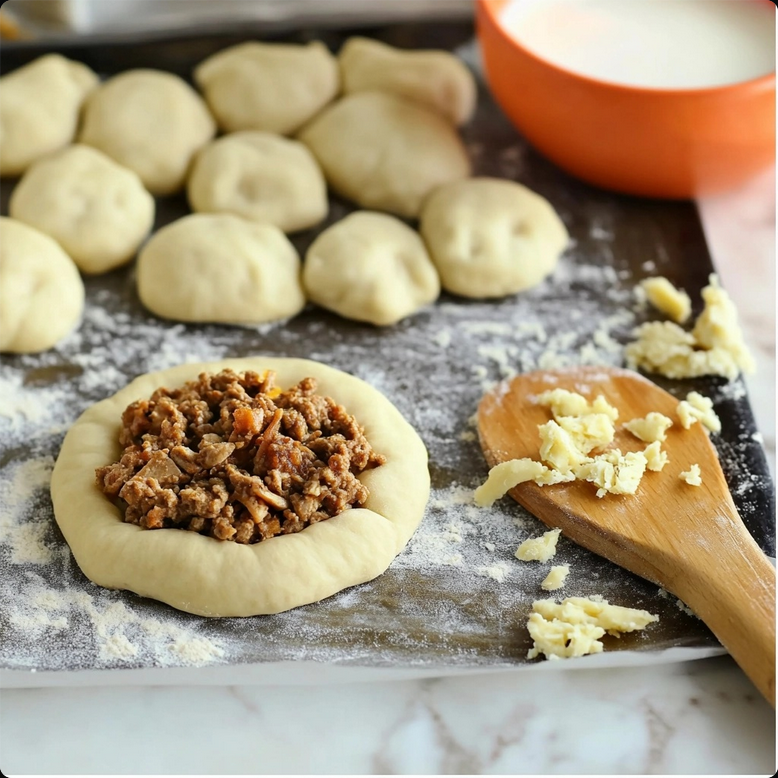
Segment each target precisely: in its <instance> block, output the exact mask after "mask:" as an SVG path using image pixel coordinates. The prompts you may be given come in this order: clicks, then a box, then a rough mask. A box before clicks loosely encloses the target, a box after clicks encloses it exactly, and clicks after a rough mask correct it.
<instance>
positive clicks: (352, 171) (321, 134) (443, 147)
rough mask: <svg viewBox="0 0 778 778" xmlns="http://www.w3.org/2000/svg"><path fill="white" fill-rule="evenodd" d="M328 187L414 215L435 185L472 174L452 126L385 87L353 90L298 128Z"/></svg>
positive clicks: (368, 203) (351, 197)
mask: <svg viewBox="0 0 778 778" xmlns="http://www.w3.org/2000/svg"><path fill="white" fill-rule="evenodd" d="M300 140H301V141H303V143H305V144H306V145H307V146H308V147H309V148H310V149H311V151H313V153H314V154H315V155H316V158H317V159H318V160H319V164H320V165H321V166H322V168H324V175H325V176H326V177H327V181H328V182H329V184H330V186H331V187H332V188H333V189H334V190H335V191H336V192H337V193H338V194H340V195H342V196H343V197H347V198H348V199H349V200H353V201H354V202H356V203H358V204H359V205H361V206H362V207H363V208H375V209H377V210H380V211H390V212H392V213H396V214H399V215H400V216H407V217H410V218H414V217H416V216H418V214H419V210H420V208H421V202H422V200H423V199H424V197H425V196H426V195H427V194H429V192H431V191H432V190H433V189H435V187H438V186H440V185H441V184H447V183H449V182H450V181H457V180H459V179H460V178H466V177H467V176H469V175H470V162H469V160H468V158H467V152H466V151H465V147H464V145H463V144H462V141H461V140H460V138H459V136H458V135H457V133H456V130H454V128H453V127H452V126H451V125H450V124H449V123H448V122H447V121H446V120H445V119H443V118H442V117H441V116H440V115H439V114H437V113H435V112H434V111H430V110H428V109H427V108H423V107H422V106H420V105H418V104H417V103H413V102H410V101H408V100H404V99H402V98H400V97H396V96H395V95H390V94H387V93H385V92H357V93H355V94H353V95H348V96H347V97H344V98H343V99H342V100H340V101H339V102H337V103H335V105H333V106H332V107H331V108H328V109H327V110H326V111H324V112H323V113H322V114H321V115H320V116H318V117H317V118H316V119H314V121H313V122H312V123H311V124H309V125H308V126H307V127H306V128H305V129H304V130H303V132H302V133H301V134H300Z"/></svg>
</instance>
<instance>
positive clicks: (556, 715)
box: [0, 170, 776, 775]
mask: <svg viewBox="0 0 778 778" xmlns="http://www.w3.org/2000/svg"><path fill="white" fill-rule="evenodd" d="M700 210H701V213H702V217H703V221H704V224H705V229H706V233H707V235H708V239H709V242H710V245H711V250H712V253H713V257H714V262H715V264H716V266H717V267H718V270H719V273H720V275H721V277H722V280H723V283H724V285H725V286H726V287H727V289H728V290H729V292H730V293H731V295H732V296H733V298H734V299H735V301H736V303H737V304H738V308H739V310H740V312H741V319H742V323H743V327H744V330H745V333H746V337H747V340H748V342H749V343H750V345H751V346H752V348H753V349H754V351H755V354H756V356H757V360H758V363H759V368H758V370H757V372H756V374H755V375H753V376H751V377H750V378H749V379H748V385H749V390H750V393H751V399H752V404H753V406H754V410H755V412H756V415H757V420H758V424H759V427H760V429H761V431H762V434H763V436H764V439H765V446H766V449H767V452H768V457H769V459H770V463H771V467H772V469H773V473H775V171H774V170H772V171H769V172H767V173H766V174H764V175H763V176H761V177H759V178H758V179H756V180H754V181H752V182H751V183H750V184H749V185H747V186H746V187H744V188H743V189H742V190H739V191H737V192H733V193H729V194H727V195H722V196H719V197H716V198H712V199H710V200H707V201H704V202H702V203H700ZM775 767H776V757H775V714H774V712H773V710H772V709H771V708H770V707H769V706H768V704H767V703H766V702H765V701H764V700H763V699H762V698H761V697H760V696H759V695H758V693H757V692H756V690H755V689H754V688H753V686H752V685H751V684H750V682H749V681H748V680H747V679H746V678H745V676H744V675H743V674H742V673H741V671H740V670H739V669H738V668H737V667H736V666H735V665H734V664H733V663H732V661H731V660H730V659H729V658H728V657H720V658H716V659H706V660H699V661H696V662H691V663H686V664H670V665H661V666H654V667H638V668H630V669H609V670H590V669H580V668H579V669H575V668H569V669H568V668H563V669H560V670H559V671H557V672H543V673H536V672H531V671H524V672H516V673H499V674H487V675H478V676H468V677H457V678H442V679H433V680H420V681H395V682H379V683H354V684H337V685H329V686H315V687H301V686H296V687H281V686H278V687H267V686H227V687H189V688H187V687H116V688H106V687H103V688H57V689H13V690H4V691H3V692H2V694H0V768H2V770H3V772H4V773H5V774H6V775H14V774H18V773H37V774H47V773H48V774H51V773H54V774H63V773H71V774H72V773H76V774H78V773H90V774H94V773H104V774H116V773H124V774H128V773H129V774H149V773H152V774H153V773H157V774H174V773H179V774H230V773H232V774H267V773H292V774H294V773H298V774H300V773H302V774H304V773H360V774H365V773H417V774H419V773H420V774H425V773H432V774H436V773H448V774H451V773H454V774H460V773H514V774H516V773H522V774H533V773H534V774H582V773H599V774H689V773H698V774H699V773H702V774H757V775H771V774H773V773H774V771H775Z"/></svg>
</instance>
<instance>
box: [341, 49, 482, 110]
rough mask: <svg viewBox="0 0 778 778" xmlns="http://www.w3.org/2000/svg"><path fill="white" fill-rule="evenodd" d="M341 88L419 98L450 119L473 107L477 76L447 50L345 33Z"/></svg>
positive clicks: (417, 99)
mask: <svg viewBox="0 0 778 778" xmlns="http://www.w3.org/2000/svg"><path fill="white" fill-rule="evenodd" d="M338 60H339V61H340V72H341V78H342V80H343V91H344V93H346V94H349V93H351V92H363V91H370V90H377V91H380V92H392V93H393V94H396V95H398V96H400V97H405V98H407V99H409V100H415V101H416V102H419V103H423V104H425V105H427V106H428V107H430V108H433V109H434V110H436V111H437V112H438V113H440V114H442V115H443V116H445V117H446V118H447V119H448V120H449V121H450V122H452V123H454V124H464V123H465V122H466V121H467V120H468V119H469V118H470V117H471V116H472V115H473V111H474V110H475V103H476V86H475V79H474V78H473V76H472V74H471V73H470V71H469V70H468V69H467V66H466V65H465V63H464V62H462V60H460V59H459V58H458V57H456V56H454V55H453V54H450V53H449V52H447V51H418V50H411V51H408V50H403V49H396V48H394V47H393V46H388V45H387V44H385V43H381V42H380V41H377V40H373V39H372V38H360V37H355V38H349V39H348V40H347V41H346V43H345V44H344V45H343V48H342V49H341V50H340V54H339V55H338Z"/></svg>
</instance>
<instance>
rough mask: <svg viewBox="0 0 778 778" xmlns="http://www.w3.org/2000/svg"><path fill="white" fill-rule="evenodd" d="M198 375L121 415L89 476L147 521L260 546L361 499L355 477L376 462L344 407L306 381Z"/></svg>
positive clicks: (130, 518)
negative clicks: (110, 449)
mask: <svg viewBox="0 0 778 778" xmlns="http://www.w3.org/2000/svg"><path fill="white" fill-rule="evenodd" d="M274 381H275V374H274V373H273V372H272V371H268V372H267V373H266V374H265V375H260V374H258V373H254V372H251V371H247V372H245V373H235V372H234V371H232V370H223V371H222V372H221V373H218V374H216V375H212V374H209V373H201V374H200V376H199V377H198V379H197V380H196V381H190V382H189V383H187V384H186V385H184V386H183V387H182V388H180V389H174V390H172V391H171V390H169V389H164V388H162V389H157V391H156V392H154V394H153V395H152V396H151V399H149V400H139V401H138V402H134V403H132V405H130V406H128V407H127V409H126V410H125V411H124V413H123V414H122V430H121V433H120V435H119V442H120V443H121V445H122V446H124V452H123V453H122V456H121V459H120V460H119V461H118V462H115V463H114V464H112V465H108V466H106V467H100V468H98V469H97V470H96V471H95V474H96V477H97V485H98V487H99V488H100V489H101V490H102V492H103V493H104V494H105V495H106V496H107V497H109V498H111V499H112V500H115V501H116V503H117V505H119V506H120V507H122V508H124V521H126V522H129V523H131V524H137V525H139V526H140V527H143V528H144V529H161V528H163V527H164V528H169V527H177V528H179V529H187V530H191V531H193V532H199V533H200V534H203V535H209V536H210V537H213V538H218V539H219V540H233V541H235V542H236V543H258V542H259V541H260V540H266V539H267V538H272V537H274V536H275V535H288V534H290V533H292V532H299V531H300V530H302V529H305V527H307V526H308V525H309V524H314V523H315V522H317V521H323V520H324V519H329V518H331V517H333V516H337V514H339V513H342V512H343V511H344V510H346V509H347V508H358V507H361V506H363V505H364V504H365V501H366V500H367V498H368V490H367V487H366V486H365V485H364V484H362V483H361V482H360V481H359V479H358V478H357V476H358V475H359V474H360V473H361V472H363V471H364V470H368V469H370V468H373V467H378V466H379V465H382V464H384V462H385V461H386V460H385V458H384V457H383V456H382V455H380V454H377V453H376V452H375V451H373V449H372V447H371V446H370V443H369V442H368V441H367V438H365V433H364V431H363V429H362V427H361V426H360V425H359V424H358V423H357V421H356V419H355V418H354V417H353V416H350V415H349V414H348V413H347V412H346V410H345V409H344V408H343V406H341V405H338V404H337V403H336V402H335V401H334V400H332V399H330V398H329V397H323V396H322V395H319V394H316V380H315V379H314V378H305V379H304V380H302V381H300V383H299V384H297V386H294V387H292V388H291V389H288V390H286V391H281V390H279V389H277V388H275V386H274Z"/></svg>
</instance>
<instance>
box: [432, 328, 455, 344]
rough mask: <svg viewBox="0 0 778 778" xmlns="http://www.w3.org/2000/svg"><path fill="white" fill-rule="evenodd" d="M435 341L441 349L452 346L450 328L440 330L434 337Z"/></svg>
mask: <svg viewBox="0 0 778 778" xmlns="http://www.w3.org/2000/svg"><path fill="white" fill-rule="evenodd" d="M433 341H434V342H435V343H436V344H437V345H438V346H440V347H441V348H448V347H449V346H450V345H451V330H450V329H448V327H446V328H445V329H442V330H439V331H438V332H437V333H436V334H435V336H434V337H433Z"/></svg>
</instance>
